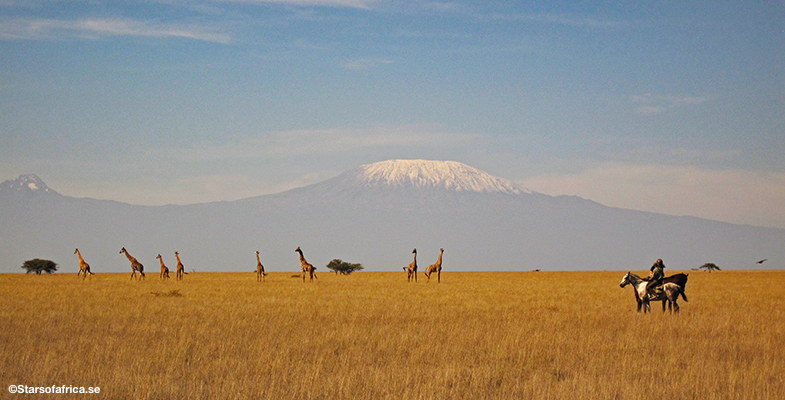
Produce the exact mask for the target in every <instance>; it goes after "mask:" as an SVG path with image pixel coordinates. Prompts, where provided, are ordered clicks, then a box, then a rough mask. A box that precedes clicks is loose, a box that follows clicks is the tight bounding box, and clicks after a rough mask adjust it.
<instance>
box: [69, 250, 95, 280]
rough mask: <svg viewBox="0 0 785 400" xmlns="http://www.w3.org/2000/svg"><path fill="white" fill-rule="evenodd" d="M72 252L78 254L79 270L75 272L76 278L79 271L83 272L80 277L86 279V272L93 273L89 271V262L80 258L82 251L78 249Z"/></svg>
mask: <svg viewBox="0 0 785 400" xmlns="http://www.w3.org/2000/svg"><path fill="white" fill-rule="evenodd" d="M74 254H76V255H77V256H79V272H77V273H76V278H77V279H79V274H81V273H84V277H83V278H82V279H87V274H90V275H95V274H93V273H92V272H90V264H88V263H86V262H85V261H84V258H82V253H81V252H79V249H76V250H74Z"/></svg>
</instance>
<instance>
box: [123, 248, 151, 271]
mask: <svg viewBox="0 0 785 400" xmlns="http://www.w3.org/2000/svg"><path fill="white" fill-rule="evenodd" d="M123 253H125V256H126V257H128V261H130V262H131V279H135V278H136V271H139V274H141V275H142V278H145V279H146V277H145V276H144V265H142V263H140V262H139V261H137V260H136V259H135V258H133V257H131V255H130V254H128V251H127V250H126V249H125V247H123V248H122V249H121V250H120V254H123Z"/></svg>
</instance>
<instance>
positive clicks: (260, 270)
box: [256, 251, 304, 282]
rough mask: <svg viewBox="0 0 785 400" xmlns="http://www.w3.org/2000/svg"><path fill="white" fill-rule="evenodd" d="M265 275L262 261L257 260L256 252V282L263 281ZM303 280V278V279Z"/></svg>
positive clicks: (257, 254)
mask: <svg viewBox="0 0 785 400" xmlns="http://www.w3.org/2000/svg"><path fill="white" fill-rule="evenodd" d="M265 276H267V274H266V273H265V272H264V265H262V261H261V260H260V259H259V252H258V251H257V252H256V281H257V282H259V281H264V277H265ZM303 280H304V278H303Z"/></svg>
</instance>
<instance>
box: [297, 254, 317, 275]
mask: <svg viewBox="0 0 785 400" xmlns="http://www.w3.org/2000/svg"><path fill="white" fill-rule="evenodd" d="M295 252H297V253H300V267H301V268H302V271H303V282H305V274H310V276H311V282H313V278H314V277H316V267H314V266H313V265H311V264H309V263H308V261H305V257H303V251H302V250H300V248H299V247H298V248H297V249H296V250H295ZM316 279H319V277H316Z"/></svg>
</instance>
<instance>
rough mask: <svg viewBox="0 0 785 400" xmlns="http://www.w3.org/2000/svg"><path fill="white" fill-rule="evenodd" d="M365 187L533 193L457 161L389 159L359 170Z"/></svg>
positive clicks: (362, 166)
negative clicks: (410, 187)
mask: <svg viewBox="0 0 785 400" xmlns="http://www.w3.org/2000/svg"><path fill="white" fill-rule="evenodd" d="M359 171H360V174H359V179H360V182H361V183H362V184H363V185H365V186H392V187H402V186H414V187H417V188H441V189H447V190H455V191H459V192H480V193H507V194H519V193H531V191H529V190H528V189H524V188H521V187H518V186H516V185H515V184H514V183H512V182H511V181H508V180H506V179H502V178H499V177H495V176H493V175H490V174H488V173H486V172H483V171H480V170H478V169H476V168H474V167H470V166H468V165H466V164H463V163H459V162H456V161H430V160H388V161H382V162H377V163H374V164H365V165H361V166H360V167H359Z"/></svg>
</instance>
